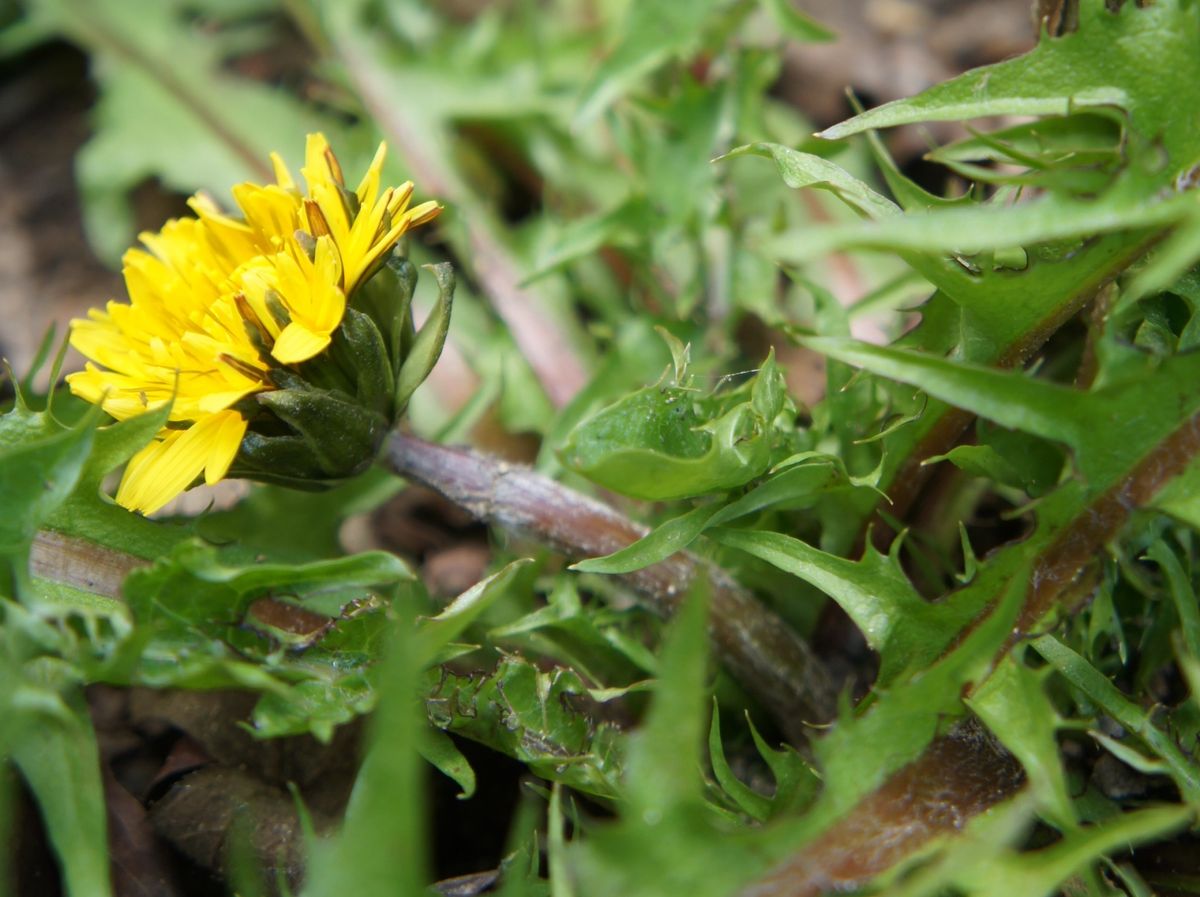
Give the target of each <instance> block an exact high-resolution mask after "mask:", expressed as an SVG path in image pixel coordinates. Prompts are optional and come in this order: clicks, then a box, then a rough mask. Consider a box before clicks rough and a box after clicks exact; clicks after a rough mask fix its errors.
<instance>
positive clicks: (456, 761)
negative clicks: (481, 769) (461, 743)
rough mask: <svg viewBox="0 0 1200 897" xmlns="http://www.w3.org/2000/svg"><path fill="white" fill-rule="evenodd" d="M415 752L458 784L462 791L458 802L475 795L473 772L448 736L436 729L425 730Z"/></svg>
mask: <svg viewBox="0 0 1200 897" xmlns="http://www.w3.org/2000/svg"><path fill="white" fill-rule="evenodd" d="M417 751H418V752H419V753H420V754H421V756H422V757H424V758H425V760H426V761H428V762H429V763H430V764H432V765H433V766H435V767H436V768H437V769H438V771H439V772H441V773H443V774H444V775H446V776H448V777H449V778H451V779H453V780H454V781H455V782H457V783H458V787H459V788H461V789H462V791H461V792H459V794H458V799H459V800H467V799H468V798H470V797H471V795H473V794H474V793H475V770H473V769H472V768H471V764H470V763H469V762H467V758H466V757H464V756H463V754H462V751H460V750H459V749H458V746H457V745H456V744H455V743H454V739H452V738H451V737H450V736H449V735H447V734H446V733H444V732H439V731H438V730H437V729H426V731H425V733H424V736H423V737H422V738H421V739H420V740H419V741H418V743H417Z"/></svg>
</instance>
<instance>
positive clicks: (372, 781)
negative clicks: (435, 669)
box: [302, 621, 433, 897]
mask: <svg viewBox="0 0 1200 897" xmlns="http://www.w3.org/2000/svg"><path fill="white" fill-rule="evenodd" d="M410 630H411V623H409V622H408V621H401V623H400V624H399V625H397V626H395V627H394V631H393V635H392V642H391V645H390V646H389V650H388V653H387V657H386V660H385V661H384V664H383V670H382V676H381V679H382V682H383V683H384V684H383V685H382V686H381V698H380V703H379V708H378V710H377V711H376V713H375V716H374V718H373V719H372V721H371V729H370V741H369V743H368V747H367V753H366V756H365V758H364V759H363V764H362V767H361V768H360V769H359V772H358V777H357V779H356V780H355V785H354V791H353V793H352V794H351V797H350V804H349V806H347V808H346V816H345V820H344V821H343V823H342V828H341V831H340V832H338V834H337V835H336V836H334V837H333V838H331V839H330V840H327V841H325V842H321V843H317V844H313V845H311V849H310V853H309V863H308V870H307V882H306V884H305V887H304V890H303V892H302V893H303V895H304V897H320V895H329V897H334V895H337V897H340V895H343V894H347V893H352V894H364V895H368V894H370V895H374V894H379V895H383V894H420V893H422V892H423V891H424V889H425V886H426V883H427V881H428V878H427V876H426V871H425V867H426V863H427V862H428V850H427V847H426V828H425V824H424V813H425V806H426V799H425V788H424V776H423V770H422V768H421V763H420V759H419V756H418V753H419V751H420V750H421V747H422V744H421V743H422V740H423V739H424V738H425V732H424V726H423V724H422V722H421V719H420V713H419V710H418V706H417V703H416V700H415V695H416V692H417V687H418V683H419V668H418V666H417V658H416V651H415V650H414V649H415V645H414V644H413V638H412V635H411V632H410ZM431 743H433V742H431V741H427V742H426V745H427V749H428V744H431Z"/></svg>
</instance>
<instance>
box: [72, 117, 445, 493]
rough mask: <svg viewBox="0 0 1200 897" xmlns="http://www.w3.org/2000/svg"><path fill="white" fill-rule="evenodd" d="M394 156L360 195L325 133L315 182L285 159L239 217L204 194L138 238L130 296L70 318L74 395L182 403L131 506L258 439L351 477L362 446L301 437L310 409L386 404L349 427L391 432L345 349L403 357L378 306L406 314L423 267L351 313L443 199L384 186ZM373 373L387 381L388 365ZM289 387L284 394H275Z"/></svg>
mask: <svg viewBox="0 0 1200 897" xmlns="http://www.w3.org/2000/svg"><path fill="white" fill-rule="evenodd" d="M384 153H385V148H384V147H383V146H380V148H379V151H378V152H377V153H376V154H375V158H374V160H373V161H372V162H371V165H370V167H369V168H368V169H367V173H366V175H364V177H363V179H362V181H361V182H360V183H359V185H358V187H357V189H355V190H354V191H350V190H348V189H347V188H346V186H345V183H344V180H343V176H342V171H341V166H340V165H339V164H338V161H337V159H336V157H335V156H334V155H333V152H332V151H331V150H330V148H329V144H328V142H327V141H326V140H325V138H324V136H322V135H320V134H313V135H309V138H308V144H307V147H306V153H305V164H304V168H303V169H302V174H303V177H304V181H305V185H306V187H307V190H305V191H301V190H300V189H299V187H298V186H297V184H296V182H295V181H294V180H293V179H292V176H291V173H290V172H289V171H288V170H287V167H286V166H285V165H284V164H283V162H282V160H281V159H280V158H279V157H278V156H277V155H274V154H273V155H272V157H271V158H272V163H273V164H274V168H275V176H276V183H274V184H268V185H265V186H264V185H258V184H249V183H247V184H240V185H238V186H237V187H235V188H234V190H233V196H234V200H235V202H236V203H237V206H238V209H239V211H240V214H236V215H235V214H227V213H225V212H223V211H222V210H221V209H220V208H219V207H218V206H217V205H216V204H215V203H214V202H213V201H212V200H211V199H209V198H208V197H206V196H204V195H196V196H194V197H193V198H192V199H191V200H190V202H189V205H190V206H191V208H192V210H193V211H194V212H195V213H196V217H195V218H185V219H178V220H174V221H169V222H168V223H167V224H166V225H165V226H164V227H163V229H162V230H161V231H159V232H158V233H154V234H151V233H146V234H142V235H141V242H142V243H143V245H144V246H145V248H144V249H136V248H135V249H131V250H129V251H128V252H127V253H126V254H125V257H124V260H123V261H124V276H125V284H126V287H127V290H128V293H129V301H128V302H127V303H121V302H109V303H108V305H107V307H106V308H105V309H104V310H99V309H93V310H92V311H90V312H89V314H88V317H87V318H86V319H82V320H75V321H72V322H71V345H72V346H74V347H75V348H76V349H77V350H79V352H80V353H81V354H83V355H84V356H86V357H87V358H88V359H89V361H88V363H87V365H86V367H85V369H84V370H83V371H81V372H78V373H75V374H71V375H70V376H69V377H68V378H67V380H68V382H69V384H70V387H71V391H72V392H74V393H75V394H76V395H78V396H81V397H82V398H84V399H86V400H88V401H90V402H95V403H98V404H101V405H103V407H104V410H105V411H107V412H108V413H109V414H111V415H112V416H113V417H115V418H117V419H118V420H125V419H126V418H129V417H133V416H135V415H138V414H141V413H143V412H145V411H147V410H149V409H150V408H152V407H157V406H161V405H162V403H164V402H168V401H169V402H171V403H172V404H171V409H170V412H169V416H168V420H167V424H166V426H165V427H164V428H163V429H162V430H161V431H160V432H159V434H158V435H157V437H156V438H155V439H154V441H153V442H151V443H150V445H148V446H146V447H145V448H144V449H142V450H141V451H140V452H139V453H138V454H137V455H135V456H134V458H133V459H132V460H131V461H130V462H129V464H128V465H127V467H126V470H125V475H124V478H123V479H122V481H121V485H120V487H119V489H118V491H117V501H118V502H119V503H120V504H122V505H124V506H125V507H128V508H131V509H134V510H138V511H142V512H144V513H150V512H153V511H155V510H157V509H158V508H161V507H162V506H163V505H164V504H166V503H167V502H168V501H170V500H171V499H172V498H174V497H175V496H176V495H178V494H179V493H180V492H182V491H183V490H185V489H187V488H188V487H189V486H190V485H192V483H193V482H195V481H196V480H197V479H198V478H199V477H200V476H201V475H203V477H204V480H205V482H207V483H209V484H212V483H215V482H217V481H218V480H220V479H222V478H223V477H225V476H226V475H227V474H228V473H229V472H230V469H231V467H232V466H233V465H234V463H235V459H237V458H238V457H239V452H240V451H241V452H243V453H246V451H247V446H249V445H250V443H251V442H253V445H254V446H255V448H256V449H257V450H258V452H259V455H258V456H256V457H259V458H260V459H261V457H280V456H288V457H293V458H295V459H299V460H298V461H297V463H299V464H300V467H304V463H302V462H304V460H305V459H309V458H310V456H311V458H312V459H316V460H312V463H311V464H309V468H311V470H308V469H307V468H306V471H308V472H310V473H312V474H313V475H316V476H327V477H333V476H337V475H339V474H343V473H346V472H352V471H350V470H349V467H353V464H351V463H350V462H349V461H347V460H346V459H347V458H350V457H351V456H353V454H354V453H353V452H346V451H341V450H339V451H338V452H337V453H335V455H336V458H337V460H336V462H335V461H331V460H330V458H331V455H330V452H329V451H327V450H326V448H327V447H326V448H322V447H321V446H316V447H313V446H311V445H308V444H307V443H305V439H306V438H307V436H308V435H309V434H308V433H307V429H309V427H308V423H309V418H312V417H313V415H316V416H317V417H320V418H321V419H322V420H327V418H328V415H329V414H330V413H334V416H335V418H336V416H337V414H342V415H343V416H345V415H351V416H353V415H355V414H357V415H358V416H359V418H362V416H363V415H374V417H373V418H372V419H371V420H370V426H366V427H365V430H364V427H362V426H358V424H357V423H351V424H348V425H346V426H343V427H341V429H343V431H349V432H358V431H359V430H363V431H364V432H370V433H371V434H375V433H376V432H377V431H381V430H380V424H379V422H378V421H376V420H375V419H374V418H382V420H383V426H384V429H386V424H387V423H389V421H388V420H387V418H388V416H389V412H392V413H394V412H395V411H396V409H395V408H393V407H392V406H390V405H388V404H387V403H386V402H384V403H383V404H382V405H381V404H380V402H379V401H373V402H372V405H373V407H370V408H364V407H361V403H360V402H358V400H359V399H360V398H361V396H360V395H359V393H360V392H361V391H362V389H361V388H360V387H361V381H362V380H363V375H362V372H360V371H358V370H356V369H353V368H354V362H353V361H351V362H349V364H350V367H351V368H352V369H350V370H347V369H346V367H347V362H346V359H354V358H358V357H362V356H363V353H364V351H366V352H367V353H368V354H369V351H370V350H369V349H367V350H364V349H363V348H362V346H363V345H368V346H369V345H373V344H374V342H375V341H376V340H378V341H379V343H380V344H381V345H384V352H383V355H384V359H383V362H382V363H383V364H384V365H385V366H386V364H387V360H388V358H392V359H395V358H396V357H397V355H398V353H397V351H396V348H397V347H395V346H388V345H386V342H387V341H386V340H385V338H384V337H383V336H382V334H394V333H396V332H398V328H396V327H393V326H392V322H390V321H377V320H374V318H372V317H371V314H375V315H376V316H378V314H379V309H380V308H381V307H382V308H385V309H387V314H389V315H396V316H397V319H401V318H405V317H406V316H407V315H408V313H409V312H408V301H409V300H410V299H411V295H412V283H413V278H411V277H410V278H408V280H407V294H405V293H404V290H401V291H400V292H399V293H398V294H396V295H395V296H394V297H390V296H389V297H387V299H388V301H385V302H384V303H382V304H381V303H380V302H379V300H378V297H375V298H374V299H372V301H371V302H370V303H369V306H370V309H371V313H368V314H363V313H359V312H356V311H354V305H355V299H356V297H357V295H358V294H359V293H361V292H363V291H364V289H365V287H366V285H367V282H368V281H369V280H371V279H372V277H373V276H374V275H375V274H376V273H377V272H379V271H380V270H381V269H382V268H383V267H384V266H385V265H386V264H388V263H389V260H391V259H392V256H393V249H394V247H395V246H396V243H397V241H398V240H399V239H400V238H401V237H402V236H403V235H404V234H405V233H406V232H407V231H408V230H409V229H410V228H412V227H415V226H417V225H420V224H423V223H425V222H427V221H430V220H432V219H433V218H434V217H436V215H437V214H438V213H439V212H440V211H441V207H440V206H439V205H438V204H437V203H436V202H425V203H422V204H420V205H418V206H415V207H412V208H410V207H409V201H410V199H411V197H412V192H413V185H412V183H411V182H409V183H405V184H403V185H401V186H399V187H388V188H386V189H384V190H383V191H382V192H381V191H380V177H381V171H382V167H383V161H384ZM409 267H411V266H409ZM392 282H393V283H395V282H397V281H396V278H394V277H393V278H392ZM376 292H378V290H376ZM393 298H394V300H395V301H394V302H392V301H391V300H392V299H393ZM389 305H390V307H389ZM351 319H353V326H350V327H347V326H346V325H347V324H348V322H350V321H351ZM407 326H408V327H409V328H411V320H410V319H409V320H408V323H407ZM339 340H340V341H342V342H347V341H348V342H347V344H348V345H349V347H350V348H349V349H348V350H346V351H342V352H341V353H340V354H339V358H337V359H335V358H332V357H330V356H331V348H330V347H331V344H333V343H334V342H335V341H339ZM360 344H361V345H360ZM334 354H338V353H334ZM373 376H375V377H376V379H379V378H380V377H382V378H383V379H385V380H386V379H388V377H390V376H391V373H390V372H384V373H383V374H379V373H378V372H377V373H376V374H374V375H373ZM387 388H388V387H387V385H386V384H385V386H384V390H385V391H386V390H387ZM280 391H286V392H287V393H288V395H287V397H284V396H280V395H275V396H272V398H271V399H270V400H268V399H267V395H268V394H272V393H279V392H280ZM378 393H379V389H378V388H376V389H374V391H373V392H372V395H375V394H378ZM297 396H302V398H299V399H297ZM343 406H344V408H343ZM314 408H319V409H320V411H319V413H318V412H316V411H314V410H313V409H314ZM330 408H333V409H335V410H334V412H330V411H329V409H330ZM327 422H328V421H327ZM359 423H361V421H359ZM248 434H250V435H253V436H256V439H255V440H248V439H247V436H248ZM372 438H375V436H374V435H372ZM272 439H273V440H275V441H274V442H270V440H272ZM281 440H284V441H286V440H292V441H293V442H287V443H286V444H285V443H283V442H281ZM293 443H295V444H293ZM268 444H269V448H264V446H268ZM281 445H284V448H281V447H280V446H281ZM306 451H307V452H308V454H307V455H306V454H305V452H306ZM264 453H265V454H264ZM289 453H290V454H289ZM250 466H251V467H253V464H251V465H250ZM286 474H287V471H284V472H283V474H281V475H286Z"/></svg>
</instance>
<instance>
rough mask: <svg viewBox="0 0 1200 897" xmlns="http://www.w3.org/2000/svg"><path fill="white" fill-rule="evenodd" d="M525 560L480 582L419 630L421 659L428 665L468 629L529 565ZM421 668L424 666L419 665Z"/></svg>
mask: <svg viewBox="0 0 1200 897" xmlns="http://www.w3.org/2000/svg"><path fill="white" fill-rule="evenodd" d="M531 563H532V561H530V560H529V559H522V560H518V561H513V562H512V563H511V564H509V565H508V566H506V567H505V568H504V569H503V570H500V571H499V572H497V573H493V574H492V575H491V576H489V577H487V578H486V579H483V580H481V581H480V582H478V583H476V584H475V585H473V586H471V588H469V589H467V591H465V592H463V593H462V594H461V595H459V596H458V597H457V598H455V599H454V600H453V601H451V602H450V603H449V604H448V605H447V606H446V608H445V609H444V610H442V612H441V613H439V614H438V615H437V616H436V617H433V618H431V619H430V620H428V621H427V622H426V623H425V624H424V625H423V626H422V627H421V628H420V644H421V649H422V652H423V654H422V656H423V657H424V658H426V662H429V661H432V660H433V658H435V657H437V656H438V653H439V652H440V651H441V650H442V649H443V648H445V647H446V646H447V645H449V644H450V643H451V642H452V641H454V640H455V639H456V638H458V636H459V635H460V634H462V632H463V631H465V630H466V628H467V627H468V626H470V625H471V623H473V622H474V621H475V620H477V619H478V618H479V616H480V615H481V614H482V613H483V612H484V611H486V610H487V609H488V608H489V607H490V606H491V605H493V604H495V603H496V601H497V600H498V599H499V598H501V597H503V596H504V595H505V594H506V593H507V592H508V591H509V590H510V589H511V588H512V584H513V580H514V579H516V577H517V575H518V574H519V573H520V572H521V571H522V570H523V569H524V568H526V567H528V566H529V564H531ZM423 665H424V664H423Z"/></svg>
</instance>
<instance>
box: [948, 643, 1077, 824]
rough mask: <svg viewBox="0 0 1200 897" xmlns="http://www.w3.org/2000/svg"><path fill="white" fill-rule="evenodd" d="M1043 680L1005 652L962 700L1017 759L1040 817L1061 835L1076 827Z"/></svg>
mask: <svg viewBox="0 0 1200 897" xmlns="http://www.w3.org/2000/svg"><path fill="white" fill-rule="evenodd" d="M1044 679H1045V677H1044V676H1041V675H1038V674H1037V673H1035V672H1034V671H1033V670H1031V669H1029V668H1028V667H1027V666H1025V665H1024V664H1023V663H1022V662H1021V661H1020V659H1019V658H1018V657H1017V656H1014V655H1013V654H1010V655H1008V656H1007V657H1005V658H1004V660H1002V661H1001V662H1000V663H999V664H998V665H997V667H996V669H995V671H994V672H993V673H992V675H991V676H989V677H988V678H987V680H986V681H985V682H984V683H983V684H982V685H980V686H979V688H977V689H976V690H975V693H974V694H972V695H971V696H970V697H969V698H968V699H967V706H968V707H970V708H971V710H972V711H973V712H974V713H975V715H976V716H978V717H979V718H980V719H981V720H982V721H983V723H984V725H986V726H987V727H988V728H989V729H991V731H992V733H993V734H994V735H995V736H996V737H997V738H998V739H999V740H1000V741H1001V742H1002V743H1003V744H1004V746H1005V747H1006V748H1008V750H1009V751H1011V752H1012V754H1013V756H1015V757H1016V758H1017V759H1018V760H1020V761H1021V766H1022V767H1024V769H1025V774H1026V775H1027V776H1028V777H1029V790H1030V792H1031V793H1032V794H1033V795H1034V799H1035V800H1036V802H1037V804H1038V807H1039V809H1040V811H1041V813H1042V816H1043V817H1044V818H1045V819H1046V820H1047V821H1048V822H1050V823H1051V824H1053V825H1054V826H1055V827H1056V828H1057V829H1058V830H1059V831H1061V832H1067V831H1070V830H1071V829H1073V828H1074V827H1075V826H1076V824H1077V823H1076V818H1075V809H1074V806H1073V805H1072V803H1071V793H1070V789H1069V787H1068V784H1067V779H1066V775H1065V774H1064V771H1063V766H1062V761H1061V760H1060V759H1059V749H1058V742H1057V740H1056V739H1055V737H1054V733H1055V730H1056V729H1058V727H1059V725H1060V724H1061V720H1060V719H1059V716H1058V714H1057V712H1055V709H1054V705H1053V704H1051V703H1050V699H1049V697H1048V696H1047V695H1046V692H1045V688H1044Z"/></svg>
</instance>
